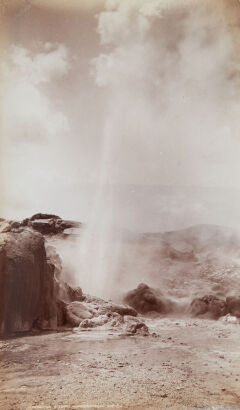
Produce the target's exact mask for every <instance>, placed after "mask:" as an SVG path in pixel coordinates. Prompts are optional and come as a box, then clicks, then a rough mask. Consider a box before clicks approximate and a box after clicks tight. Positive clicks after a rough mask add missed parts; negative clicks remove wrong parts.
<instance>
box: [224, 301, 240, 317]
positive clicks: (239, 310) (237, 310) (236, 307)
mask: <svg viewBox="0 0 240 410" xmlns="http://www.w3.org/2000/svg"><path fill="white" fill-rule="evenodd" d="M226 306H227V312H228V313H230V314H231V315H232V316H236V317H240V297H236V296H228V297H227V298H226Z"/></svg>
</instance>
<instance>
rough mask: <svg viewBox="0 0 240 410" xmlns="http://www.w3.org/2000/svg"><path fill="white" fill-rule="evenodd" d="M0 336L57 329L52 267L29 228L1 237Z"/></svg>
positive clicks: (41, 243)
mask: <svg viewBox="0 0 240 410" xmlns="http://www.w3.org/2000/svg"><path fill="white" fill-rule="evenodd" d="M0 301H1V303H0V333H2V334H4V333H11V332H21V331H29V330H31V329H32V328H33V327H34V326H37V327H38V328H41V329H53V328H56V326H57V304H56V288H55V281H54V267H53V265H52V264H50V263H48V262H47V258H46V251H45V246H44V238H43V236H42V235H41V234H40V233H38V232H34V231H33V230H31V229H29V228H22V229H21V230H20V231H18V232H15V231H13V232H12V231H11V230H10V231H9V232H5V233H1V234H0Z"/></svg>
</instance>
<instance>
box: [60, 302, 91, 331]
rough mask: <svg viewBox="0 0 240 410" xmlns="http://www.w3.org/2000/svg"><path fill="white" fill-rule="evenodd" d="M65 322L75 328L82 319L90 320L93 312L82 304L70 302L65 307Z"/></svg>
mask: <svg viewBox="0 0 240 410" xmlns="http://www.w3.org/2000/svg"><path fill="white" fill-rule="evenodd" d="M65 314H66V321H67V323H68V324H70V325H72V326H74V327H76V326H79V324H80V323H81V322H82V321H83V320H84V319H91V318H92V317H93V312H92V311H91V309H90V308H89V307H88V306H87V305H86V304H84V303H82V302H71V303H69V304H67V305H66V311H65Z"/></svg>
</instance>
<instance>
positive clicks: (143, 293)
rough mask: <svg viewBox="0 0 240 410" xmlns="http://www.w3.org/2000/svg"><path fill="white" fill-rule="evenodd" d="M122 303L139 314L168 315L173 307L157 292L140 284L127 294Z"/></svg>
mask: <svg viewBox="0 0 240 410" xmlns="http://www.w3.org/2000/svg"><path fill="white" fill-rule="evenodd" d="M124 302H126V303H127V304H128V305H130V306H131V307H133V308H134V309H135V310H136V311H137V312H139V313H148V312H158V313H170V312H172V311H173V309H174V306H175V305H174V303H173V302H172V301H171V300H169V299H167V298H165V297H164V296H163V295H162V293H161V292H160V291H159V290H157V289H153V288H150V287H149V286H148V285H146V284H145V283H141V284H140V285H138V287H137V288H136V289H134V290H131V291H130V292H128V293H127V294H126V296H125V297H124Z"/></svg>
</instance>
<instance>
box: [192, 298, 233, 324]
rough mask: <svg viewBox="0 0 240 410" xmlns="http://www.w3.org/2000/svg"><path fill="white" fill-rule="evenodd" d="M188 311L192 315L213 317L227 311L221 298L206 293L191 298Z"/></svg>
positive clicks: (217, 316)
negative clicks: (200, 296)
mask: <svg viewBox="0 0 240 410" xmlns="http://www.w3.org/2000/svg"><path fill="white" fill-rule="evenodd" d="M190 312H191V314H192V315H193V316H200V315H208V316H210V317H212V318H213V319H218V318H219V317H221V316H224V315H225V314H226V313H227V306H226V302H225V301H224V300H223V299H219V298H218V297H216V296H214V295H207V296H204V297H202V298H195V299H193V301H192V303H191V305H190Z"/></svg>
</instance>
